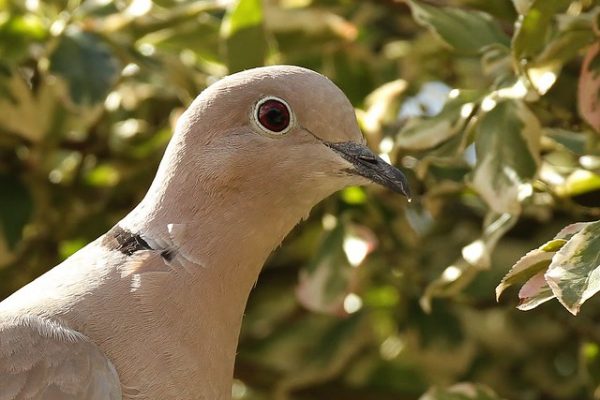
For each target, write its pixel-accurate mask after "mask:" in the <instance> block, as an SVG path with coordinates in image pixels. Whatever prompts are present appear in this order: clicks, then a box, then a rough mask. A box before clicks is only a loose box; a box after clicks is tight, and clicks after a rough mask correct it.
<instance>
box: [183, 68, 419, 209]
mask: <svg viewBox="0 0 600 400" xmlns="http://www.w3.org/2000/svg"><path fill="white" fill-rule="evenodd" d="M364 144H365V140H364V138H363V137H362V135H361V132H360V129H359V127H358V124H357V121H356V117H355V113H354V109H353V107H352V105H351V104H350V102H349V101H348V99H347V97H346V96H345V95H344V93H343V92H342V91H341V90H340V89H339V88H338V87H337V86H336V85H335V84H334V83H333V82H331V81H330V80H329V79H327V78H326V77H324V76H323V75H320V74H318V73H316V72H314V71H311V70H308V69H305V68H300V67H293V66H273V67H263V68H255V69H251V70H247V71H244V72H240V73H237V74H233V75H231V76H228V77H226V78H224V79H222V80H220V81H218V82H216V83H214V84H213V85H211V86H210V87H208V88H207V89H206V90H205V91H204V92H202V93H201V94H200V95H199V96H198V97H197V98H196V100H195V101H194V102H193V103H192V105H191V106H190V107H189V108H188V110H187V111H186V112H185V113H184V114H183V115H182V117H181V118H180V120H179V122H178V125H177V129H176V133H175V137H174V138H173V147H174V148H176V149H177V150H178V152H179V153H180V154H181V155H182V157H184V158H186V159H187V160H186V161H185V163H186V164H187V165H193V166H194V167H193V168H192V169H191V170H190V172H191V173H199V174H201V175H202V177H201V178H200V179H198V178H196V179H193V178H192V177H190V178H192V179H191V181H192V182H194V181H197V182H198V183H199V184H202V185H203V188H198V189H199V190H212V191H213V192H215V193H216V192H217V191H219V190H221V189H220V188H228V189H231V190H238V191H240V192H243V193H246V194H247V196H249V197H253V193H257V192H262V193H269V194H270V195H271V200H272V201H274V202H277V201H281V202H283V203H286V204H289V203H290V201H296V202H301V203H302V202H305V203H310V205H311V206H312V205H314V203H316V202H318V201H319V200H321V199H322V198H324V197H326V196H328V195H329V194H331V193H333V192H335V191H337V190H339V189H342V188H343V187H345V186H348V185H360V184H366V183H369V182H375V183H379V184H381V185H384V186H386V187H388V188H390V189H392V190H394V191H396V192H400V193H403V194H405V195H407V196H408V185H407V182H406V178H405V177H404V175H403V174H402V172H400V171H399V170H397V169H396V168H394V167H392V166H390V165H389V164H387V163H386V162H385V161H383V160H382V159H381V158H379V157H377V156H376V155H375V154H373V153H372V152H371V151H370V150H369V149H368V148H367V147H366V146H365V145H364ZM181 150H183V151H181Z"/></svg>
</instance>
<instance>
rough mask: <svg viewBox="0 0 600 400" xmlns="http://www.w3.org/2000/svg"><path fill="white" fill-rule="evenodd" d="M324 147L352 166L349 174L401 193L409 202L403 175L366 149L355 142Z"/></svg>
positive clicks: (406, 183) (406, 181)
mask: <svg viewBox="0 0 600 400" xmlns="http://www.w3.org/2000/svg"><path fill="white" fill-rule="evenodd" d="M326 145H327V146H328V147H330V148H331V149H332V150H334V151H335V152H337V153H338V154H340V155H341V156H342V157H343V158H344V159H345V160H346V161H348V162H350V163H351V164H352V165H353V169H352V170H351V171H350V172H352V173H354V174H356V175H360V176H362V177H364V178H367V179H369V180H370V181H372V182H375V183H377V184H379V185H382V186H384V187H386V188H388V189H390V190H392V191H394V192H396V193H401V194H403V195H404V196H406V197H407V198H408V199H409V200H410V189H409V187H408V180H407V179H406V176H405V175H404V173H403V172H402V171H400V170H399V169H398V168H396V167H394V166H392V165H390V164H388V163H387V162H385V161H384V160H383V159H382V158H381V157H379V156H377V155H376V154H375V153H373V152H372V151H371V150H370V149H369V148H368V147H366V146H364V145H361V144H359V143H355V142H339V143H330V142H328V143H326Z"/></svg>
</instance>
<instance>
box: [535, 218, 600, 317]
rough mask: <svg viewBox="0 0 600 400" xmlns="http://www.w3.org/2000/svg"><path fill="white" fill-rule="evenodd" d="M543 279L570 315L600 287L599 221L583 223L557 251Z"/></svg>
mask: <svg viewBox="0 0 600 400" xmlns="http://www.w3.org/2000/svg"><path fill="white" fill-rule="evenodd" d="M546 280H547V281H548V284H549V285H550V287H551V288H552V291H553V292H554V294H555V295H556V297H557V298H558V300H559V301H560V302H561V304H562V305H563V306H565V308H566V309H567V310H569V312H571V313H572V314H573V315H576V314H577V313H578V312H579V309H580V307H581V305H582V304H583V303H584V302H585V301H586V300H587V299H589V298H590V297H592V296H593V295H594V294H596V293H597V292H598V291H600V221H596V222H592V223H589V224H587V225H585V226H584V227H583V229H581V230H580V231H579V232H577V233H576V234H574V235H573V236H572V237H571V238H570V239H569V241H568V242H567V243H566V244H565V245H564V246H563V247H562V248H561V249H560V250H559V251H558V252H557V253H556V255H555V256H554V258H553V259H552V263H551V264H550V266H549V267H548V271H547V272H546Z"/></svg>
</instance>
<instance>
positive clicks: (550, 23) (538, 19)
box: [513, 0, 600, 95]
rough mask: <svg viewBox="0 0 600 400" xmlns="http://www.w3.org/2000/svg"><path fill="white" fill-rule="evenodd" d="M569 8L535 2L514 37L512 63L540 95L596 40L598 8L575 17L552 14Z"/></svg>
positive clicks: (562, 5) (562, 3) (562, 4)
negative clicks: (567, 64) (520, 69)
mask: <svg viewBox="0 0 600 400" xmlns="http://www.w3.org/2000/svg"><path fill="white" fill-rule="evenodd" d="M568 4H569V2H568V1H567V2H562V1H547V0H544V1H543V2H540V1H536V2H534V4H533V5H532V8H531V9H530V10H529V11H528V13H527V15H526V16H525V17H524V18H523V21H522V23H521V24H520V25H518V29H517V33H516V34H515V38H514V41H513V59H514V63H515V65H520V66H522V68H523V70H522V72H523V73H525V74H526V75H527V78H528V80H529V82H530V83H531V85H532V86H533V87H534V88H535V90H536V91H537V92H538V94H540V95H543V94H545V93H546V92H547V91H548V90H549V89H550V88H551V87H552V86H553V85H554V83H555V81H556V79H557V77H558V75H559V73H560V71H561V69H562V67H563V65H564V64H565V63H566V62H568V61H570V60H571V59H573V58H574V57H576V56H577V54H578V53H579V51H580V50H581V49H582V48H584V47H585V46H587V45H588V44H590V43H593V42H594V40H595V34H594V31H593V24H594V22H593V21H594V19H595V18H596V15H598V13H599V12H600V8H595V9H592V10H591V11H589V12H587V13H581V14H579V15H576V16H573V15H569V14H559V15H556V14H552V13H556V12H557V11H559V10H563V9H565V7H566V6H567V5H568Z"/></svg>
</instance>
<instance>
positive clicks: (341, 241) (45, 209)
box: [0, 0, 600, 400]
mask: <svg viewBox="0 0 600 400" xmlns="http://www.w3.org/2000/svg"><path fill="white" fill-rule="evenodd" d="M599 7H600V5H599V4H598V2H597V1H593V0H579V1H564V0H563V1H560V0H514V1H509V0H497V1H486V0H429V1H426V2H425V1H423V2H417V1H410V2H408V1H399V0H364V1H359V0H340V1H333V0H312V1H311V0H279V1H277V0H264V1H260V0H240V1H209V0H205V1H188V0H179V1H176V0H152V1H151V0H133V1H115V2H112V1H104V0H86V1H78V0H70V1H58V0H44V1H41V0H26V1H24V2H20V1H11V0H0V224H1V228H2V229H1V230H0V299H1V298H4V297H6V296H8V295H9V294H10V293H12V292H13V291H14V290H16V289H17V288H19V287H20V286H22V285H24V284H26V283H27V282H29V281H30V280H32V279H33V278H34V277H36V276H38V275H40V274H41V273H43V272H44V271H46V270H47V269H49V268H50V267H51V266H53V265H55V264H57V263H58V262H60V261H61V260H62V259H64V258H66V257H68V256H69V255H71V254H72V253H74V252H75V251H77V250H78V249H79V248H81V247H82V246H83V245H84V244H86V243H87V242H89V241H91V240H93V239H95V238H96V237H97V236H99V235H101V234H102V233H104V232H105V231H106V230H107V229H109V228H110V227H111V226H113V225H114V224H115V223H116V222H117V221H118V220H119V219H120V218H122V217H123V216H124V215H125V214H126V213H127V212H128V211H129V210H130V209H131V208H132V207H133V205H135V204H136V203H137V202H138V201H139V200H140V199H141V197H142V196H143V195H144V193H145V190H146V189H147V188H148V187H149V184H150V182H151V180H152V178H153V175H154V173H155V171H156V167H157V165H158V162H159V161H160V158H161V155H162V152H163V150H164V148H165V145H166V143H167V142H168V140H169V137H170V135H171V131H172V127H173V124H174V121H176V119H177V116H178V115H179V114H180V113H181V112H182V110H183V109H184V108H185V106H186V105H187V104H189V103H190V102H191V100H192V99H193V98H194V97H195V96H196V95H197V94H198V93H199V92H200V91H201V90H202V89H203V88H204V87H206V86H207V85H209V84H210V83H211V82H214V81H215V80H216V79H218V78H220V77H222V76H224V75H226V74H228V73H232V72H235V71H238V70H242V69H245V68H249V67H253V66H259V65H264V64H295V65H302V66H305V67H308V68H312V69H314V70H317V71H320V72H322V73H323V74H325V75H327V76H329V77H330V78H331V79H332V80H333V81H334V82H336V83H337V84H338V85H339V86H340V87H341V88H342V89H343V90H344V92H345V93H346V94H347V95H348V97H349V98H350V100H351V102H352V103H353V104H354V106H355V107H356V109H357V116H358V118H359V122H360V123H361V126H362V128H363V131H364V132H365V136H366V138H367V140H368V142H369V145H370V146H371V148H373V149H376V150H377V151H378V152H380V153H381V154H383V156H385V157H388V158H389V159H390V160H391V161H392V162H394V163H395V164H396V165H398V166H400V167H401V168H403V169H404V170H405V171H406V172H407V174H408V175H409V177H410V179H411V182H412V187H413V191H414V193H415V199H414V200H413V202H412V203H410V204H407V202H406V201H405V200H404V199H403V198H401V197H399V196H396V195H394V194H392V193H389V192H387V191H385V190H382V189H380V188H377V187H369V188H348V189H346V190H344V191H342V192H340V193H339V194H338V195H336V196H334V197H332V198H330V199H328V200H326V201H325V202H323V203H322V204H320V205H318V206H317V207H316V208H315V209H314V210H313V212H312V213H311V216H310V218H309V219H308V220H307V221H305V222H303V223H302V224H301V225H300V226H299V227H298V228H296V229H295V230H294V231H293V232H292V234H290V236H289V237H288V238H287V239H286V241H285V243H284V244H283V246H282V247H281V248H280V249H279V250H278V251H277V252H276V253H275V254H274V255H273V256H272V257H271V259H270V260H269V262H268V265H267V266H266V267H265V269H264V271H263V273H262V275H261V277H260V280H259V283H258V285H257V288H256V289H255V290H254V291H253V293H252V295H251V298H250V300H249V306H248V310H247V315H246V317H245V320H244V326H243V331H242V335H241V343H240V348H239V356H238V361H237V365H236V382H235V385H234V388H233V393H234V398H236V399H252V400H255V399H256V400H258V399H278V400H279V399H344V400H353V399H357V400H358V399H381V400H385V399H418V398H421V399H495V398H506V399H515V400H553V399H590V398H600V389H599V386H598V385H599V384H600V347H599V346H600V326H599V325H598V323H597V321H598V320H599V318H600V307H599V306H600V304H598V300H596V299H594V298H592V299H591V300H590V304H589V305H588V304H586V306H585V307H584V308H583V310H582V313H581V314H580V315H579V316H578V317H573V316H571V315H570V314H568V313H567V312H566V310H564V309H563V308H562V307H560V305H559V304H558V302H557V301H555V300H554V301H551V302H549V303H546V304H544V305H543V306H540V308H538V309H536V310H533V311H528V312H522V311H518V310H515V306H516V305H517V302H518V299H517V295H516V293H517V291H516V290H513V289H510V290H509V291H508V293H507V294H506V295H505V296H504V297H503V298H502V299H501V301H500V303H497V302H496V299H495V295H494V288H495V287H496V286H497V285H498V284H499V282H500V280H501V279H502V276H503V275H504V274H506V272H507V271H508V269H509V268H510V266H511V265H513V264H514V262H515V261H516V260H518V259H519V258H520V257H521V256H522V255H523V254H525V253H526V252H527V251H528V250H530V249H532V248H535V247H537V246H539V245H540V244H542V243H544V242H545V241H547V240H549V239H551V238H552V237H554V235H555V234H556V233H557V232H558V231H559V230H560V229H561V228H562V227H564V226H565V225H567V224H570V223H573V222H577V221H593V220H597V219H599V218H600V175H599V172H600V142H599V136H598V133H599V130H600V109H599V108H598V107H599V106H598V93H599V89H600V78H599V74H600V57H598V51H599V50H598V49H599V48H600V45H599V40H598V37H599V35H600V31H599V29H598V26H599V23H598V15H599V13H600V11H599ZM223 118H227V116H226V115H224V116H223ZM592 250H595V251H596V252H597V253H598V252H600V249H598V248H595V249H592ZM366 253H369V254H368V255H367V256H366V258H365V254H366Z"/></svg>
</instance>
